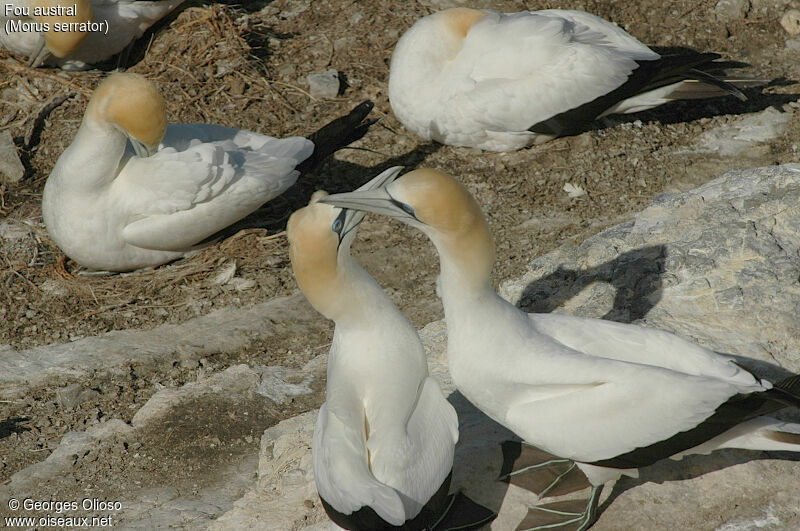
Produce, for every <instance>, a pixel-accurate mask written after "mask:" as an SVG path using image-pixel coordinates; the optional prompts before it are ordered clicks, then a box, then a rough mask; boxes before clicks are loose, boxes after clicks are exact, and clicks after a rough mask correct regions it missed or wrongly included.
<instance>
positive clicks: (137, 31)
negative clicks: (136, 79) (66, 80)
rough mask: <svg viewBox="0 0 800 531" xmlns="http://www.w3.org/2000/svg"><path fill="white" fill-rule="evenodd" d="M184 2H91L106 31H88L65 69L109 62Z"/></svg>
mask: <svg viewBox="0 0 800 531" xmlns="http://www.w3.org/2000/svg"><path fill="white" fill-rule="evenodd" d="M183 2H184V0H160V1H154V2H140V1H130V0H128V1H125V0H122V1H120V0H92V2H91V4H92V14H93V20H94V21H95V22H106V23H108V31H107V32H104V31H91V32H89V34H88V35H87V36H86V38H85V39H84V40H83V42H81V44H80V45H79V46H78V47H77V48H76V49H75V51H74V52H72V53H71V54H70V55H69V57H67V58H66V59H64V60H62V61H58V62H63V63H64V66H65V67H69V68H75V69H80V68H85V66H86V65H83V66H81V64H82V63H86V64H92V63H97V62H100V61H104V60H105V59H108V58H109V57H111V56H112V55H115V54H118V53H119V52H121V51H122V50H124V49H125V47H126V46H128V44H130V43H131V41H133V40H135V39H138V38H139V37H141V36H142V34H143V33H144V32H145V31H146V30H147V28H149V27H150V26H152V25H153V24H154V23H155V22H157V21H158V20H160V19H161V18H163V17H165V16H166V15H168V14H169V13H170V12H171V11H172V10H173V9H175V8H176V7H178V6H179V5H180V4H182V3H183Z"/></svg>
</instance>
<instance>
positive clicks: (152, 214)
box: [42, 74, 372, 271]
mask: <svg viewBox="0 0 800 531" xmlns="http://www.w3.org/2000/svg"><path fill="white" fill-rule="evenodd" d="M371 108H372V103H371V102H364V103H362V104H361V105H359V106H358V107H357V108H356V109H354V110H353V111H352V112H351V113H350V114H349V115H347V116H345V117H343V118H340V119H337V120H334V121H333V122H331V124H329V125H327V126H325V127H324V128H322V129H321V130H320V131H318V132H317V133H315V135H312V140H308V139H305V138H302V137H290V138H284V139H277V138H272V137H269V136H265V135H261V134H257V133H251V132H249V131H242V130H238V129H231V128H228V127H222V126H218V125H206V124H175V125H167V123H166V114H165V103H164V99H163V98H162V97H161V94H160V93H159V91H158V89H157V88H156V86H155V85H154V84H153V83H151V82H150V81H148V80H147V79H145V78H144V77H142V76H140V75H137V74H114V75H112V76H110V77H108V78H107V79H106V80H105V81H103V82H102V83H101V84H100V85H99V86H98V87H97V89H96V90H95V92H94V94H93V95H92V98H91V100H90V101H89V105H88V106H87V108H86V113H85V114H84V117H83V122H82V123H81V126H80V128H79V129H78V133H77V134H76V136H75V140H73V142H72V144H71V145H70V146H69V147H68V148H67V149H66V150H65V151H64V152H63V153H62V154H61V156H60V157H59V159H58V161H57V162H56V164H55V167H54V168H53V171H52V173H51V174H50V177H49V178H48V179H47V182H46V184H45V187H44V192H43V195H42V215H43V217H44V222H45V225H46V227H47V231H48V232H49V234H50V236H51V237H52V238H53V241H54V242H55V243H56V244H57V245H58V246H59V247H60V248H61V250H62V251H64V253H65V254H67V255H68V256H69V257H70V258H72V259H73V260H75V261H77V262H78V263H80V264H81V265H83V266H85V267H88V268H91V269H100V270H108V271H129V270H132V269H138V268H142V267H148V266H156V265H159V264H163V263H165V262H168V261H170V260H174V259H176V258H179V257H181V256H183V255H184V254H185V253H186V252H187V251H189V250H192V248H193V247H194V246H195V245H197V244H198V243H199V242H201V241H203V240H204V239H205V238H207V237H209V236H211V235H213V234H215V233H216V232H218V231H220V230H222V229H223V228H225V227H227V226H228V225H230V224H231V223H234V222H235V221H238V220H239V219H241V218H243V217H245V216H246V215H248V214H249V213H251V212H253V211H254V210H256V209H257V208H258V207H260V206H261V205H263V204H264V203H266V202H267V201H269V200H270V199H272V198H273V197H275V196H277V195H279V194H281V193H283V191H284V190H286V189H287V188H289V187H290V186H291V185H293V184H294V183H295V181H296V180H297V177H298V174H299V173H300V172H299V171H298V168H297V166H298V164H300V163H301V162H303V161H306V162H304V163H303V167H305V166H306V165H307V163H308V162H310V161H312V160H313V161H316V160H318V159H319V157H322V156H325V155H326V154H330V153H331V152H332V151H334V150H335V149H338V148H339V147H342V146H344V145H346V144H347V143H349V142H351V141H354V140H356V139H357V138H360V136H361V135H363V134H364V133H365V132H366V128H367V127H368V126H369V124H370V123H371V122H367V123H364V124H362V123H361V122H362V120H363V119H364V117H365V116H366V115H367V114H368V113H369V111H370V109H371ZM128 141H130V146H132V149H131V147H129V144H128ZM312 152H313V155H312ZM148 155H150V156H148ZM301 169H302V168H301Z"/></svg>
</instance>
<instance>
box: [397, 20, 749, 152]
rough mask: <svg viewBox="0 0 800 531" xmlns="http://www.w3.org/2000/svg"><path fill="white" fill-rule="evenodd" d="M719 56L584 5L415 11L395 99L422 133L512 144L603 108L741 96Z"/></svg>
mask: <svg viewBox="0 0 800 531" xmlns="http://www.w3.org/2000/svg"><path fill="white" fill-rule="evenodd" d="M717 58H719V56H718V55H717V54H712V53H693V54H685V55H680V56H660V55H659V54H657V53H656V52H654V51H652V50H651V49H650V48H648V47H647V46H645V45H644V44H642V43H641V42H639V41H638V40H636V39H635V38H634V37H632V36H631V35H629V34H628V33H626V32H625V31H623V30H622V29H620V28H619V27H618V26H617V25H615V24H613V23H611V22H608V21H606V20H603V19H602V18H599V17H596V16H594V15H591V14H589V13H585V12H583V11H566V10H560V9H548V10H544V11H525V12H521V13H509V14H503V13H498V12H495V11H490V10H477V9H468V8H453V9H446V10H444V11H440V12H438V13H434V14H432V15H428V16H426V17H424V18H422V19H420V20H418V21H417V22H416V23H415V24H414V25H413V26H411V28H410V29H409V30H408V31H407V32H406V33H405V34H404V35H403V36H402V37H401V38H400V40H399V41H398V43H397V46H396V47H395V49H394V53H393V54H392V61H391V66H390V73H389V101H390V102H391V105H392V110H393V111H394V114H395V116H396V117H397V119H398V120H400V122H402V123H403V125H405V126H406V127H407V128H408V129H410V130H411V131H413V132H414V133H416V134H418V135H419V136H421V137H422V138H424V139H426V140H435V141H437V142H441V143H443V144H451V145H455V146H471V147H477V148H481V149H485V150H489V151H512V150H516V149H520V148H523V147H526V146H529V145H531V144H538V143H542V142H545V141H547V140H550V139H552V138H554V137H557V136H562V135H567V134H575V133H577V132H580V131H581V129H582V128H583V127H584V126H585V125H586V124H588V123H589V122H591V121H592V120H594V119H595V118H598V117H601V116H605V115H607V114H614V113H631V112H638V111H642V110H645V109H649V108H652V107H656V106H658V105H661V104H663V103H666V102H668V101H672V100H675V99H681V98H699V97H712V96H722V95H726V94H732V95H734V96H735V97H737V98H739V99H744V95H743V94H742V93H741V92H740V91H739V90H738V89H737V88H736V87H734V86H733V85H731V84H729V83H727V82H725V81H723V80H720V79H718V78H716V77H714V75H712V74H714V73H717V72H718V71H719V70H720V69H721V66H720V64H718V63H715V62H714V60H715V59H717ZM743 82H744V81H743ZM747 84H751V83H747Z"/></svg>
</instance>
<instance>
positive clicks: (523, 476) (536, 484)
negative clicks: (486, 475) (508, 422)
mask: <svg viewBox="0 0 800 531" xmlns="http://www.w3.org/2000/svg"><path fill="white" fill-rule="evenodd" d="M502 448H503V468H502V469H501V472H500V477H499V478H498V480H500V481H505V482H507V483H512V484H514V485H516V486H517V487H520V488H523V489H525V490H529V491H531V492H534V493H536V494H538V496H539V498H540V499H541V498H544V497H546V496H562V495H564V494H569V493H571V492H577V491H579V490H583V489H585V488H586V487H588V486H589V481H588V480H587V479H586V476H584V475H583V473H582V472H581V471H580V469H578V467H577V466H576V465H575V462H574V461H572V460H570V459H562V458H558V457H555V456H553V455H551V454H549V453H547V452H544V451H542V450H539V449H538V448H536V447H534V446H531V445H529V444H526V443H520V442H518V441H505V442H503V443H502Z"/></svg>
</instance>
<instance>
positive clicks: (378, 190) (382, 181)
mask: <svg viewBox="0 0 800 531" xmlns="http://www.w3.org/2000/svg"><path fill="white" fill-rule="evenodd" d="M401 169H402V167H401V166H395V167H393V168H390V169H388V170H386V171H385V172H383V173H381V174H380V175H378V176H377V177H375V178H374V179H373V180H371V181H370V182H368V183H367V184H365V185H364V186H361V187H360V188H358V189H356V190H353V191H352V192H347V193H343V194H333V195H329V196H326V197H323V198H322V199H320V200H319V202H320V203H327V204H329V205H334V206H337V207H339V208H346V209H352V210H358V211H360V212H362V214H361V217H362V218H363V216H364V214H363V212H374V213H376V214H383V215H384V216H390V217H393V218H397V219H401V220H403V219H410V220H413V221H419V220H417V218H416V216H414V215H413V211H409V207H408V205H404V204H403V203H401V202H399V201H397V200H395V199H394V198H393V197H392V196H391V195H390V194H389V191H388V190H387V189H386V186H387V185H388V184H389V183H391V182H392V181H394V180H395V179H396V178H397V175H398V174H399V173H400V170H401Z"/></svg>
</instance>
